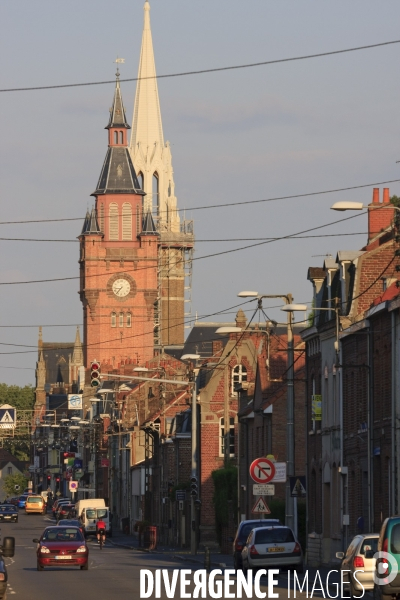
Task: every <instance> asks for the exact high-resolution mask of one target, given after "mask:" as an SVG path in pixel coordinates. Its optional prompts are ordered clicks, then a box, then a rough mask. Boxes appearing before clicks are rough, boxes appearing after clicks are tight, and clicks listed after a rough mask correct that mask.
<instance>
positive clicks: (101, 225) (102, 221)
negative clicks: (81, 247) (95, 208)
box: [100, 204, 104, 233]
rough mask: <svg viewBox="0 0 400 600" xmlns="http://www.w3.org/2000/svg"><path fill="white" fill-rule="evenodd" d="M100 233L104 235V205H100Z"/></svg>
mask: <svg viewBox="0 0 400 600" xmlns="http://www.w3.org/2000/svg"><path fill="white" fill-rule="evenodd" d="M100 231H102V232H103V233H104V204H100Z"/></svg>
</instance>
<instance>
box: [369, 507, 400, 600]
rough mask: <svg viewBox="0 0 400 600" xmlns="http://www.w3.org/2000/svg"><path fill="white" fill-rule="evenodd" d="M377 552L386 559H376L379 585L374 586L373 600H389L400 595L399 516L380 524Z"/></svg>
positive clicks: (376, 573)
mask: <svg viewBox="0 0 400 600" xmlns="http://www.w3.org/2000/svg"><path fill="white" fill-rule="evenodd" d="M378 552H385V553H386V555H387V558H383V557H377V560H376V563H375V568H376V571H375V577H376V578H377V579H379V580H381V583H380V584H379V585H377V584H376V583H375V586H374V599H375V600H391V598H392V597H393V598H398V594H400V516H396V517H388V518H387V519H385V520H384V522H383V523H382V527H381V530H380V532H379V539H378Z"/></svg>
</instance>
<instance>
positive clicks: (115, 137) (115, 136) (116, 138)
mask: <svg viewBox="0 0 400 600" xmlns="http://www.w3.org/2000/svg"><path fill="white" fill-rule="evenodd" d="M114 144H118V131H114Z"/></svg>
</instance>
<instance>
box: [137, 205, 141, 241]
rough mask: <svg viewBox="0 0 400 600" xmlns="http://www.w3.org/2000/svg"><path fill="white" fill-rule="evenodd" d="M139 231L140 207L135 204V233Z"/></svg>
mask: <svg viewBox="0 0 400 600" xmlns="http://www.w3.org/2000/svg"><path fill="white" fill-rule="evenodd" d="M140 232H141V227H140V208H139V207H138V206H137V207H136V235H139V233H140Z"/></svg>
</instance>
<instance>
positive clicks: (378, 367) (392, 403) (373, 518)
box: [302, 189, 400, 565]
mask: <svg viewBox="0 0 400 600" xmlns="http://www.w3.org/2000/svg"><path fill="white" fill-rule="evenodd" d="M394 217H395V209H394V208H393V205H392V204H391V203H390V200H389V190H388V189H384V191H383V201H382V202H380V198H379V189H374V192H373V200H372V203H371V204H370V205H369V206H368V241H367V244H366V246H364V247H363V248H362V249H361V250H360V251H339V252H338V253H337V256H336V257H335V259H331V258H328V259H326V260H325V261H324V264H323V267H322V268H320V267H311V268H310V269H309V272H308V279H309V280H310V281H311V282H312V285H313V289H314V307H315V309H314V316H313V323H312V325H311V326H310V327H308V328H307V329H305V330H304V331H303V333H302V337H303V340H304V341H305V343H306V355H307V361H306V365H307V367H306V370H307V375H306V378H307V396H308V399H309V402H308V409H307V436H306V438H307V450H308V451H307V456H308V460H307V468H308V473H307V474H308V519H309V520H308V534H309V537H308V557H309V560H310V562H311V563H312V564H315V565H318V564H321V563H322V564H330V563H333V562H334V561H335V553H336V551H339V550H342V549H343V548H345V547H346V546H347V544H348V543H349V541H350V540H351V539H352V537H353V536H354V535H355V534H357V533H360V532H367V531H379V529H380V526H381V523H382V521H383V519H384V518H386V517H387V516H388V515H390V514H394V513H398V512H399V510H400V506H399V496H398V488H399V476H400V473H399V466H400V463H399V456H398V453H399V449H400V446H399V444H400V438H399V429H398V423H399V420H398V415H399V410H400V408H399V407H400V402H399V400H400V395H399V392H400V389H399V364H398V357H399V351H400V338H399V310H398V309H399V307H400V296H399V289H398V285H397V279H398V271H399V270H400V269H398V268H397V264H399V262H400V261H399V258H398V257H397V252H398V247H399V245H398V241H397V240H398V237H397V227H396V224H395V222H394V221H395V219H394ZM321 308H322V309H323V310H319V309H321ZM327 309H331V310H327ZM313 401H314V404H313Z"/></svg>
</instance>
